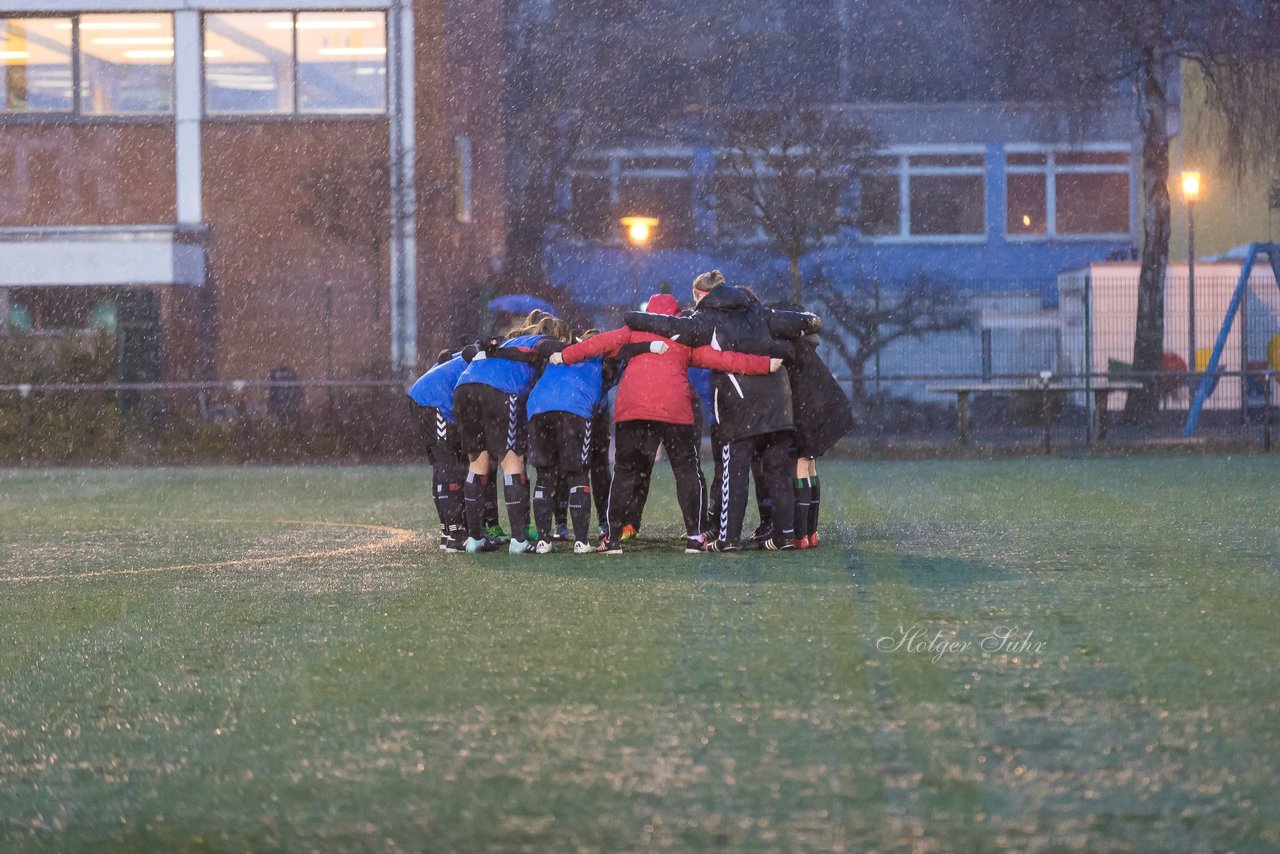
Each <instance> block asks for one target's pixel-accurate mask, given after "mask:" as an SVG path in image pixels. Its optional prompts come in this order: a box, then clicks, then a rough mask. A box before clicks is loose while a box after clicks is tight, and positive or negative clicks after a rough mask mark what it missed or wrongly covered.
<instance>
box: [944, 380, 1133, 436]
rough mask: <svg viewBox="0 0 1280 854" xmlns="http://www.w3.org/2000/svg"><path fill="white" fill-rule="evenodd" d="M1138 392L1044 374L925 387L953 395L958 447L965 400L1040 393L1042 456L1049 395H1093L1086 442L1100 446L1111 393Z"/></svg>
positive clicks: (1120, 384)
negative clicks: (1009, 379) (992, 395)
mask: <svg viewBox="0 0 1280 854" xmlns="http://www.w3.org/2000/svg"><path fill="white" fill-rule="evenodd" d="M1140 388H1142V384H1141V383H1137V382H1125V381H1113V380H1097V381H1092V382H1086V381H1084V380H1073V381H1070V382H1061V381H1059V382H1054V381H1053V379H1052V376H1051V375H1050V374H1048V373H1041V374H1040V378H1039V379H1038V380H1034V379H1032V380H1018V381H1004V382H998V381H990V380H988V381H985V382H972V383H948V384H943V385H930V386H926V387H925V389H926V390H927V391H931V392H935V393H938V394H954V395H955V396H956V428H957V429H958V430H959V433H960V441H961V442H962V443H964V442H968V441H969V398H970V396H971V395H973V394H975V393H976V394H1015V393H1019V392H1022V393H1026V392H1039V393H1040V415H1041V419H1040V420H1041V424H1042V426H1043V427H1044V452H1045V453H1046V454H1047V453H1049V452H1050V449H1051V447H1052V444H1051V442H1052V422H1053V418H1052V409H1051V407H1050V404H1049V401H1050V395H1051V394H1053V393H1055V392H1080V391H1082V392H1085V393H1086V394H1092V395H1093V419H1092V421H1091V423H1090V425H1089V434H1088V441H1089V444H1090V445H1092V444H1094V443H1095V442H1098V443H1101V442H1104V441H1106V438H1107V398H1108V396H1110V394H1111V393H1112V392H1114V391H1135V390H1137V389H1140Z"/></svg>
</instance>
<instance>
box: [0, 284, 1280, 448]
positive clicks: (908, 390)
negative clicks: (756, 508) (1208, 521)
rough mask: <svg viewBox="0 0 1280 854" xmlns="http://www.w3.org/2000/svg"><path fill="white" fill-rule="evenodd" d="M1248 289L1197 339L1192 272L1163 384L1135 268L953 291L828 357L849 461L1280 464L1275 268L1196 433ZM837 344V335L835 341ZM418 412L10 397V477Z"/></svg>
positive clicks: (321, 396) (381, 395) (243, 443)
mask: <svg viewBox="0 0 1280 854" xmlns="http://www.w3.org/2000/svg"><path fill="white" fill-rule="evenodd" d="M1119 266H1120V265H1117V269H1118V268H1119ZM1095 269H1096V268H1095ZM1104 269H1105V268H1104ZM1237 275H1238V272H1235V271H1232V270H1230V269H1223V268H1214V267H1212V266H1209V267H1208V268H1207V269H1205V270H1203V271H1199V270H1198V271H1197V275H1196V283H1195V293H1196V314H1195V323H1194V324H1192V323H1190V322H1189V318H1190V317H1191V315H1190V312H1189V311H1188V306H1187V301H1188V288H1187V276H1186V271H1185V268H1184V269H1182V270H1178V269H1176V268H1171V269H1170V272H1169V274H1168V276H1167V279H1166V286H1165V315H1164V318H1165V345H1166V346H1165V348H1164V349H1165V355H1164V360H1163V364H1162V368H1163V370H1161V371H1159V372H1147V373H1141V372H1135V371H1134V370H1133V369H1132V367H1131V365H1130V364H1129V363H1130V361H1131V359H1132V351H1133V336H1134V326H1135V314H1136V281H1135V280H1134V277H1133V275H1132V271H1131V270H1130V272H1129V273H1125V272H1124V271H1122V270H1121V271H1119V272H1116V273H1115V274H1114V275H1113V274H1111V273H1106V274H1098V273H1095V274H1094V275H1092V276H1090V275H1088V274H1086V273H1085V272H1083V271H1082V272H1081V273H1079V274H1068V275H1064V276H1061V277H1059V278H1058V279H1057V281H1053V282H1046V281H1014V280H988V281H983V282H966V283H963V285H959V286H954V287H953V294H954V305H952V306H950V308H951V309H952V310H954V311H955V312H957V313H959V314H960V315H962V316H963V317H965V318H966V323H965V324H964V325H963V328H960V329H958V330H955V331H949V332H943V333H935V334H929V335H923V336H907V337H903V338H899V339H896V340H894V341H893V342H892V343H890V344H888V345H887V346H885V347H883V348H881V349H880V350H879V351H878V352H877V353H876V355H875V358H874V359H871V360H868V362H867V363H866V364H865V366H864V369H863V371H862V373H861V374H860V375H858V376H851V375H850V371H849V369H848V366H846V365H844V364H843V363H842V362H841V361H840V358H839V357H838V355H837V354H836V352H835V348H834V347H833V346H832V345H831V344H830V343H826V344H823V345H821V349H820V350H819V352H820V353H821V354H822V355H823V356H824V358H825V359H826V360H827V361H828V363H829V364H830V365H831V367H832V369H833V371H834V372H835V373H836V375H837V377H838V378H839V379H840V381H841V383H842V384H843V385H844V387H845V388H847V389H848V390H849V392H850V397H851V398H852V399H853V401H854V408H855V413H856V415H857V422H858V426H857V428H856V430H855V431H854V432H853V433H852V434H851V435H850V437H849V438H848V440H847V441H846V443H845V445H844V450H845V451H848V452H852V453H866V452H872V453H883V452H886V451H888V452H893V451H895V450H896V449H906V450H907V451H909V452H916V451H922V452H926V453H945V452H964V453H969V452H970V451H969V450H968V449H972V448H978V449H986V450H991V451H993V452H1005V451H1008V452H1013V453H1017V452H1036V451H1039V450H1043V449H1044V448H1045V447H1050V448H1054V449H1067V448H1080V449H1089V448H1095V449H1096V448H1098V447H1099V446H1101V445H1103V444H1106V445H1110V446H1112V447H1117V448H1140V447H1161V446H1166V445H1171V444H1182V443H1184V442H1189V443H1191V444H1208V445H1210V446H1229V447H1245V448H1247V447H1251V448H1259V449H1263V448H1265V449H1269V448H1270V444H1271V439H1270V431H1271V423H1272V420H1273V418H1274V415H1275V412H1274V409H1275V406H1274V402H1273V401H1274V399H1275V398H1276V396H1277V394H1280V389H1278V388H1277V385H1276V383H1277V368H1280V364H1277V363H1278V362H1280V288H1277V287H1276V285H1275V283H1274V282H1273V281H1272V280H1271V273H1270V271H1269V270H1264V271H1263V272H1262V273H1260V274H1255V275H1258V276H1259V277H1260V278H1259V279H1258V281H1256V282H1253V280H1251V282H1252V287H1251V289H1250V292H1249V298H1248V299H1246V300H1245V302H1244V306H1243V309H1244V310H1243V313H1242V316H1241V317H1239V318H1238V319H1237V321H1236V323H1235V324H1234V326H1233V327H1232V329H1231V330H1230V331H1229V333H1228V334H1226V337H1225V339H1224V340H1225V348H1224V355H1223V359H1222V361H1221V362H1220V364H1219V365H1218V370H1217V371H1215V373H1214V374H1213V376H1212V378H1211V386H1212V393H1211V394H1209V395H1208V397H1207V399H1206V403H1205V408H1204V411H1203V413H1202V414H1201V416H1200V418H1199V422H1198V425H1197V426H1196V429H1195V431H1194V433H1193V434H1192V435H1191V436H1190V437H1189V439H1187V438H1186V437H1184V431H1185V425H1186V422H1187V416H1188V409H1189V406H1190V404H1191V401H1192V400H1193V396H1194V390H1195V389H1196V388H1197V387H1198V385H1199V384H1200V383H1201V382H1202V381H1203V380H1204V378H1205V376H1206V374H1205V369H1206V367H1207V362H1208V348H1209V347H1210V346H1211V345H1212V344H1213V342H1214V341H1215V339H1216V338H1217V337H1218V336H1219V333H1220V331H1221V327H1222V321H1223V317H1224V315H1225V311H1226V306H1227V302H1228V300H1229V299H1230V295H1231V292H1232V291H1233V290H1234V288H1235V285H1236V276H1237ZM874 299H875V305H876V306H880V304H881V303H880V301H881V300H883V302H884V304H885V305H888V304H892V301H893V300H894V299H895V288H894V286H893V285H892V284H891V283H882V284H881V285H880V287H878V288H877V289H876V290H875V296H874ZM1193 326H1194V328H1193ZM838 334H840V330H839V329H838V327H837V326H835V325H833V324H828V325H827V327H826V328H825V329H824V333H823V336H822V337H823V338H827V339H829V338H830V337H831V336H833V335H838ZM1193 354H1194V355H1193ZM1133 383H1139V384H1142V385H1144V386H1149V387H1151V388H1152V389H1154V391H1155V393H1157V394H1158V396H1159V401H1160V403H1159V412H1158V413H1157V416H1156V417H1155V418H1154V420H1148V421H1146V422H1144V423H1142V424H1131V423H1127V421H1126V419H1125V418H1124V417H1123V416H1124V410H1125V405H1126V402H1127V396H1128V394H1129V391H1130V388H1132V386H1131V385H1126V384H1133ZM419 412H420V410H418V409H417V408H416V407H414V406H413V404H412V403H411V402H410V401H409V399H408V398H407V396H406V395H405V393H404V385H403V384H402V383H401V382H399V381H396V380H389V379H370V380H342V381H330V382H326V381H315V380H297V379H295V378H294V377H293V376H292V375H285V374H278V375H273V377H272V378H270V379H266V380H245V381H222V382H212V381H210V382H170V383H96V384H95V383H51V384H7V385H6V384H0V463H8V464H12V463H17V462H38V463H54V464H71V463H80V462H86V463H97V462H114V461H125V462H183V461H232V462H248V461H259V460H262V461H267V460H326V459H342V460H407V459H421V458H422V457H423V456H424V453H423V449H424V447H425V440H426V434H425V432H424V425H423V424H422V423H421V419H420V416H419V414H418V413H419ZM1046 437H1047V438H1046Z"/></svg>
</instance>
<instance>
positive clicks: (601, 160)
mask: <svg viewBox="0 0 1280 854" xmlns="http://www.w3.org/2000/svg"><path fill="white" fill-rule="evenodd" d="M693 154H694V152H693V149H692V148H671V147H660V148H606V149H601V150H599V151H590V152H587V153H585V154H584V155H583V156H582V160H584V161H587V162H589V163H592V164H603V168H601V167H600V166H596V167H595V168H590V167H585V168H584V167H583V166H578V165H575V164H570V166H569V170H568V171H569V210H570V211H572V210H573V205H574V198H573V179H575V178H608V179H609V204H610V205H616V204H618V202H619V201H621V196H622V193H621V191H620V190H619V184H620V183H621V181H622V179H623V178H673V179H676V180H682V181H692V180H693ZM635 157H670V158H679V159H681V160H684V161H686V162H687V163H688V167H687V168H685V169H671V168H654V169H624V168H623V167H622V162H623V161H624V160H628V159H631V158H635ZM688 202H689V214H690V217H692V215H693V197H692V195H690V197H689V199H688ZM615 225H617V228H615V229H613V230H612V231H611V232H610V236H609V237H608V238H606V239H604V240H594V239H592V238H589V237H579V236H578V235H576V234H572V235H570V238H569V239H570V240H571V241H572V242H574V243H578V244H588V243H589V244H592V245H596V246H622V245H624V244H626V242H627V241H626V239H625V238H624V237H623V236H622V226H621V224H617V223H615ZM658 227H659V228H661V227H662V225H661V223H659V225H658Z"/></svg>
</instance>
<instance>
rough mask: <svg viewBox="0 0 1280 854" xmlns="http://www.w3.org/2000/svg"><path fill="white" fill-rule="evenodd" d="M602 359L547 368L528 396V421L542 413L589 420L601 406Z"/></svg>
mask: <svg viewBox="0 0 1280 854" xmlns="http://www.w3.org/2000/svg"><path fill="white" fill-rule="evenodd" d="M603 380H604V359H603V358H601V357H598V356H597V357H596V358H594V359H587V360H586V361H585V362H579V363H578V364H576V365H548V366H547V369H546V370H545V371H543V372H542V377H541V378H540V379H539V380H538V382H537V384H535V385H534V387H533V391H531V392H529V403H528V405H527V410H526V411H527V412H528V415H529V417H530V418H532V417H533V416H535V415H541V414H542V413H543V412H572V413H573V414H574V415H581V416H582V417H583V418H590V417H591V416H592V414H594V413H595V410H596V405H597V404H599V403H600V385H601V383H602V382H603Z"/></svg>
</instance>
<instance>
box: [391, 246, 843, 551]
mask: <svg viewBox="0 0 1280 854" xmlns="http://www.w3.org/2000/svg"><path fill="white" fill-rule="evenodd" d="M693 298H694V308H693V309H692V310H691V311H689V312H686V313H684V314H682V313H681V311H680V307H679V304H678V303H677V301H676V299H675V297H673V296H671V295H670V294H655V295H654V296H653V297H651V298H650V300H649V302H648V303H647V305H646V306H645V310H644V311H637V312H629V313H628V314H627V315H626V317H625V323H626V325H625V326H623V327H621V328H619V329H615V330H612V331H609V332H599V331H597V330H588V331H586V332H584V333H582V334H581V335H580V336H576V337H575V335H574V334H573V331H572V329H571V328H570V327H569V325H568V324H567V323H566V322H565V321H563V320H561V319H559V318H556V317H553V316H551V315H549V314H547V313H545V312H540V311H535V312H533V313H531V314H530V315H529V316H528V317H526V318H525V319H524V321H523V322H522V323H521V324H519V325H518V326H517V328H515V329H513V330H511V331H510V332H509V333H508V334H507V335H506V337H505V338H503V339H501V340H499V339H491V340H489V341H487V342H483V343H480V342H477V343H473V344H470V345H468V346H467V347H464V348H463V349H462V350H460V351H458V352H449V351H445V352H443V353H441V354H440V358H439V360H438V361H437V364H436V365H435V366H434V367H432V368H431V370H429V371H427V372H426V373H425V374H423V376H422V377H421V378H419V379H418V381H417V382H416V383H414V384H413V386H412V387H411V388H410V389H409V396H410V397H411V398H412V399H413V400H414V402H415V403H417V404H418V405H419V406H421V407H424V410H425V414H426V417H427V419H428V421H429V422H430V423H431V424H432V425H433V428H434V429H433V430H431V431H430V439H429V446H428V456H429V459H430V461H431V465H432V491H433V494H434V497H435V506H436V511H437V513H438V514H439V516H440V525H441V535H440V548H441V549H443V550H445V551H452V552H462V551H465V552H471V553H476V552H490V551H496V550H498V549H501V548H504V547H506V548H507V549H508V550H509V551H510V552H511V553H512V554H524V553H537V554H547V553H549V552H552V551H554V549H555V541H556V540H557V539H568V538H569V532H568V531H567V527H568V526H567V525H566V524H565V520H566V519H567V521H568V523H570V524H571V526H572V534H571V536H572V539H573V551H574V552H575V553H577V554H585V553H589V552H602V553H606V554H620V553H621V552H622V542H623V541H624V540H627V539H631V538H632V537H635V536H637V535H638V533H639V531H640V527H641V521H642V518H641V517H642V514H643V512H644V505H645V502H646V499H647V497H648V492H649V482H650V476H651V475H652V472H653V465H654V461H655V459H656V458H657V454H658V451H659V448H660V447H661V448H663V449H665V452H666V456H667V458H668V460H669V461H670V464H671V471H672V474H673V476H674V479H675V488H676V500H677V503H678V504H679V506H680V513H681V516H682V517H683V522H684V529H685V552H686V553H700V552H703V551H710V552H732V551H737V550H738V548H739V547H740V546H739V543H740V541H741V539H742V531H743V523H744V519H745V516H746V509H747V502H748V492H749V490H748V481H749V478H754V480H755V485H756V499H757V505H758V507H759V510H760V525H759V527H757V529H756V531H755V533H754V534H753V535H752V537H751V540H752V542H754V543H755V544H756V545H757V546H758V547H759V548H763V549H771V550H790V549H804V548H813V547H816V546H818V544H819V539H818V511H819V507H820V503H821V491H820V487H819V483H818V474H817V466H816V459H817V457H820V456H822V454H823V453H824V452H826V451H827V450H829V449H830V448H831V446H832V445H834V444H835V442H836V441H837V440H839V439H840V437H841V436H843V435H844V434H845V433H846V432H848V431H849V429H850V428H851V427H852V426H853V414H852V410H851V407H850V406H849V401H848V399H847V398H846V397H845V395H844V392H843V390H842V389H841V388H840V386H839V383H837V381H836V380H835V378H834V377H833V376H832V375H831V372H830V370H829V369H828V368H827V366H826V365H825V364H824V363H823V361H822V359H821V358H820V357H819V356H818V354H817V351H816V344H817V342H816V337H815V336H816V335H817V333H818V332H819V330H820V327H821V324H820V322H819V320H818V318H817V317H816V316H815V315H813V314H811V313H809V312H807V311H804V310H803V309H802V308H801V307H800V306H780V307H773V308H770V307H766V306H764V305H763V304H761V303H760V301H759V300H758V299H756V297H755V296H754V294H752V293H751V292H750V291H749V290H748V289H746V288H740V287H734V286H732V285H729V284H727V283H726V282H725V280H724V276H723V275H721V273H720V272H719V271H716V270H713V271H711V272H709V273H703V274H702V275H700V276H698V277H697V278H696V279H695V280H694V282H693ZM615 389H616V390H615ZM611 397H612V398H613V400H612V406H610V398H611ZM704 422H706V423H707V424H708V426H709V428H710V434H711V443H712V447H713V449H714V462H715V474H714V476H713V477H712V480H711V483H710V484H708V483H707V482H706V481H705V475H704V473H703V471H702V465H701V461H700V458H699V457H700V447H701V445H702V436H703V424H704ZM611 436H612V444H613V457H614V464H613V470H612V472H610V465H609V449H610V438H611ZM527 466H532V467H533V469H534V471H535V472H536V474H537V481H536V483H535V484H534V487H533V491H532V496H531V495H530V489H529V480H528V474H527V472H528V468H527ZM499 479H501V482H502V502H503V504H505V506H506V514H507V521H508V524H509V527H510V531H511V536H510V538H509V540H508V539H505V538H504V536H503V534H502V530H501V528H500V526H499V520H498V511H497V484H498V480H499ZM708 487H710V488H708ZM530 498H532V506H533V524H532V525H530V512H529V511H530ZM593 508H594V510H595V512H596V516H597V519H598V520H599V523H600V531H601V538H600V542H599V545H598V546H594V547H593V546H592V545H591V531H590V528H591V512H592V509H593Z"/></svg>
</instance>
